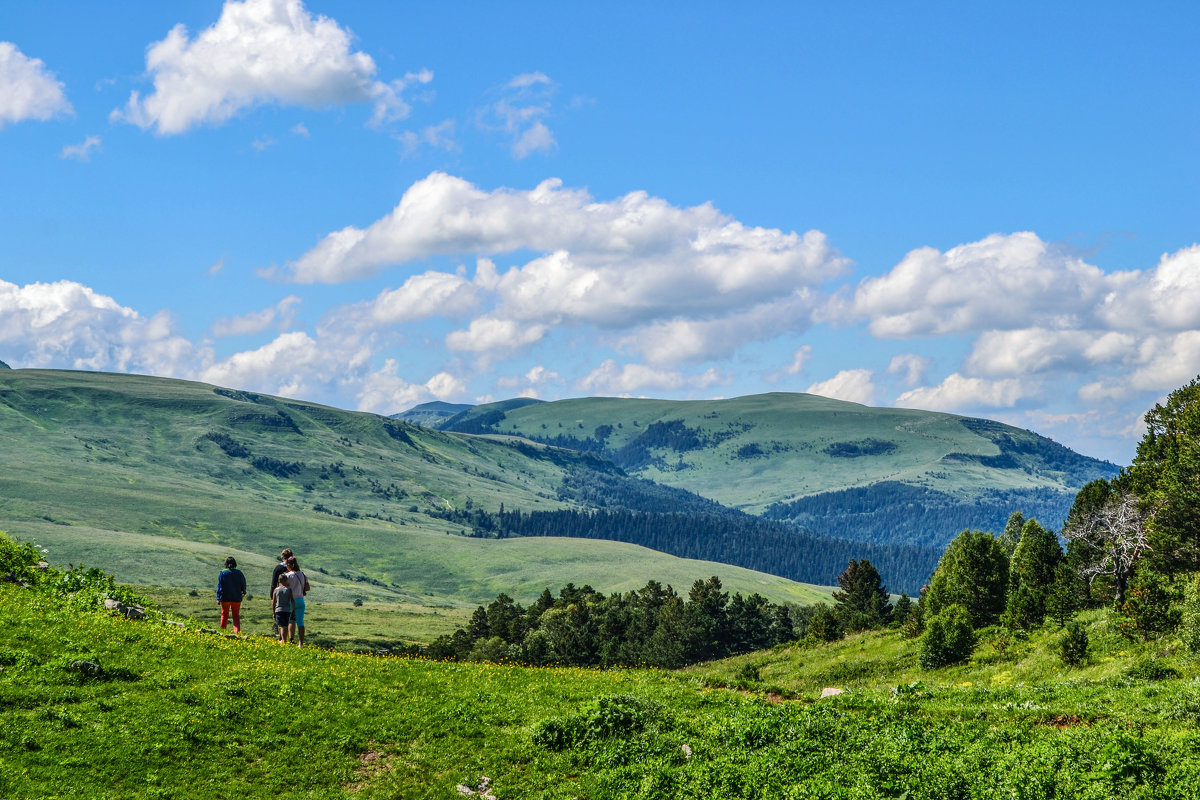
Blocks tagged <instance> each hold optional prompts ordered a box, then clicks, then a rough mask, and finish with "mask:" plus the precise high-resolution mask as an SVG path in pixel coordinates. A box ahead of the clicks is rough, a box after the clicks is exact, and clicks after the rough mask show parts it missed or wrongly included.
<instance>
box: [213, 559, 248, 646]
mask: <svg viewBox="0 0 1200 800" xmlns="http://www.w3.org/2000/svg"><path fill="white" fill-rule="evenodd" d="M245 596H246V576H245V575H243V574H242V571H241V570H240V569H238V568H237V561H236V560H235V559H234V557H233V556H230V557H229V558H227V559H225V569H223V570H221V574H220V575H218V576H217V603H219V604H220V606H221V628H222V629H224V628H225V625H226V624H227V623H228V622H229V617H230V615H232V616H233V632H234V633H241V632H242V598H244V597H245Z"/></svg>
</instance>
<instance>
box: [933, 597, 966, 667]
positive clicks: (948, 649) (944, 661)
mask: <svg viewBox="0 0 1200 800" xmlns="http://www.w3.org/2000/svg"><path fill="white" fill-rule="evenodd" d="M973 652H975V631H973V630H972V629H971V618H970V617H969V616H968V615H967V610H966V609H965V608H963V607H962V606H960V605H950V606H947V607H946V608H944V609H942V611H941V612H940V613H938V614H935V615H934V616H933V617H932V618H931V619H930V620H929V622H928V623H927V624H926V625H925V633H924V635H923V636H922V637H921V655H920V662H921V668H922V669H937V668H938V667H944V666H946V665H948V664H958V663H960V662H963V661H966V660H967V659H969V658H970V657H971V654H972V653H973Z"/></svg>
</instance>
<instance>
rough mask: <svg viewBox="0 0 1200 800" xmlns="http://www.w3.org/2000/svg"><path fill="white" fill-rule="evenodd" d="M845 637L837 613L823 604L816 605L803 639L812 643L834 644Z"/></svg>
mask: <svg viewBox="0 0 1200 800" xmlns="http://www.w3.org/2000/svg"><path fill="white" fill-rule="evenodd" d="M844 635H845V632H844V631H843V630H842V620H841V618H840V617H839V616H838V614H837V612H836V611H834V610H833V609H832V608H830V607H829V606H827V605H825V604H824V603H818V604H817V605H816V607H815V608H814V610H813V614H812V617H811V619H810V620H809V622H808V631H807V633H806V634H805V636H804V638H805V639H807V640H809V641H812V642H836V641H837V640H838V639H841V638H842V636H844Z"/></svg>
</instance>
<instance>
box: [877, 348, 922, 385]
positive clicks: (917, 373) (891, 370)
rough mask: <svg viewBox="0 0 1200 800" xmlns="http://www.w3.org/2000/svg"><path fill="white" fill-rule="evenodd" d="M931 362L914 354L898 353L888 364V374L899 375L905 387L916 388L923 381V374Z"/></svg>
mask: <svg viewBox="0 0 1200 800" xmlns="http://www.w3.org/2000/svg"><path fill="white" fill-rule="evenodd" d="M932 363H933V362H932V360H931V359H928V358H926V357H925V356H919V355H917V354H915V353H900V354H899V355H896V356H893V357H892V360H891V362H889V363H888V368H887V371H888V374H889V375H899V376H900V381H901V382H902V383H903V384H904V385H905V386H916V385H917V384H919V383H921V382H922V381H924V380H925V372H926V371H927V370H928V369H929V367H930V366H931V365H932Z"/></svg>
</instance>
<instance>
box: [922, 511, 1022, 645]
mask: <svg viewBox="0 0 1200 800" xmlns="http://www.w3.org/2000/svg"><path fill="white" fill-rule="evenodd" d="M1007 590H1008V556H1006V555H1005V554H1004V548H1002V547H1001V546H1000V543H999V542H997V541H996V539H995V538H994V537H993V536H992V535H991V534H990V533H984V532H983V531H970V530H967V531H963V532H962V533H960V534H959V535H958V536H957V537H955V539H954V541H952V542H950V544H949V545H947V547H946V552H945V553H943V554H942V558H941V560H940V561H938V567H937V569H936V570H935V571H934V573H933V577H932V578H931V579H930V581H929V591H928V593H927V594H926V595H925V608H924V609H923V611H924V612H925V615H926V618H927V619H928V618H932V617H933V616H935V615H936V614H938V613H939V612H941V610H942V609H943V608H946V607H948V606H951V605H960V606H962V607H963V609H965V610H966V613H967V616H968V617H969V619H970V620H971V625H972V626H973V627H976V628H981V627H983V626H985V625H990V624H991V623H993V622H995V621H996V620H997V619H998V618H999V617H1000V615H1001V614H1002V613H1003V612H1004V607H1005V602H1006V600H1007V594H1008V591H1007Z"/></svg>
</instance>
